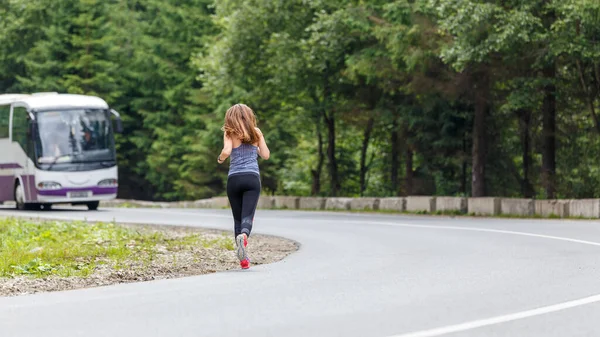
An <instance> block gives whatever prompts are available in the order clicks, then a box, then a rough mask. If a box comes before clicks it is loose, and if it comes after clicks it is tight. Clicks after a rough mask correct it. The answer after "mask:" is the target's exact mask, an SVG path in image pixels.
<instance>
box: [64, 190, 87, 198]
mask: <svg viewBox="0 0 600 337" xmlns="http://www.w3.org/2000/svg"><path fill="white" fill-rule="evenodd" d="M90 194H92V193H91V192H90V191H74V192H69V193H68V197H69V198H89V197H90Z"/></svg>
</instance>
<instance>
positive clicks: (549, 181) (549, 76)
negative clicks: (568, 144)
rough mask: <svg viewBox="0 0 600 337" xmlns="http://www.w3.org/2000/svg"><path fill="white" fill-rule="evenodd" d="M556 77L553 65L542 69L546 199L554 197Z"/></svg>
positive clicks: (543, 177)
mask: <svg viewBox="0 0 600 337" xmlns="http://www.w3.org/2000/svg"><path fill="white" fill-rule="evenodd" d="M555 76H556V69H555V65H554V64H552V65H550V66H548V67H546V68H545V69H544V77H545V78H546V80H547V81H549V83H548V84H546V85H545V86H544V102H543V105H542V115H543V117H542V119H543V130H542V135H543V150H542V183H543V185H544V188H545V190H546V198H548V199H554V198H555V197H556V87H555V86H554V77H555Z"/></svg>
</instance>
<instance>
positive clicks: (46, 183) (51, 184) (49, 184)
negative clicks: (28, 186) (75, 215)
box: [37, 181, 62, 190]
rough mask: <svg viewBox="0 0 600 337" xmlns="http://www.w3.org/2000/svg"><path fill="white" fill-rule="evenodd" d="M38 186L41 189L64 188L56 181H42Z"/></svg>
mask: <svg viewBox="0 0 600 337" xmlns="http://www.w3.org/2000/svg"><path fill="white" fill-rule="evenodd" d="M37 187H38V189H40V190H58V189H60V188H62V185H61V184H59V183H57V182H55V181H40V182H39V183H38V184H37Z"/></svg>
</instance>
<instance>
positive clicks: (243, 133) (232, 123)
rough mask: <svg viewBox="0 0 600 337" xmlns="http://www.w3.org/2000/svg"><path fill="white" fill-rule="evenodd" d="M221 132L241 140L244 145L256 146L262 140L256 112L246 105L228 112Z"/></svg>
mask: <svg viewBox="0 0 600 337" xmlns="http://www.w3.org/2000/svg"><path fill="white" fill-rule="evenodd" d="M221 130H223V131H224V132H225V134H227V136H228V137H230V138H233V137H236V138H239V139H240V140H241V141H242V143H246V144H255V143H257V142H258V141H259V140H260V134H259V133H258V131H256V116H255V115H254V111H252V109H250V107H248V106H247V105H245V104H236V105H234V106H232V107H231V108H229V109H228V110H227V113H225V124H224V125H223V127H222V128H221Z"/></svg>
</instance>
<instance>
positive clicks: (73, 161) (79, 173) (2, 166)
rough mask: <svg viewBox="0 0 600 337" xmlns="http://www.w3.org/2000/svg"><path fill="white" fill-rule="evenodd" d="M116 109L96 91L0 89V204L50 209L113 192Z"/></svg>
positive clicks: (95, 201)
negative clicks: (16, 91) (28, 92)
mask: <svg viewBox="0 0 600 337" xmlns="http://www.w3.org/2000/svg"><path fill="white" fill-rule="evenodd" d="M111 115H112V116H114V117H115V118H116V122H117V123H116V128H115V131H116V132H121V131H122V125H121V119H120V116H119V114H118V113H117V112H116V111H114V110H112V109H110V108H109V107H108V105H107V104H106V102H105V101H104V100H102V99H100V98H98V97H93V96H82V95H69V94H57V93H39V94H32V95H26V94H10V95H0V204H1V203H3V202H5V201H13V200H14V201H15V203H16V206H17V208H18V209H40V208H42V207H43V208H44V209H50V208H51V207H52V205H53V204H72V205H87V207H88V209H90V210H96V209H98V205H99V203H100V201H101V200H109V199H114V198H116V196H117V186H118V180H117V157H116V153H115V141H114V134H113V125H112V122H111Z"/></svg>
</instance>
